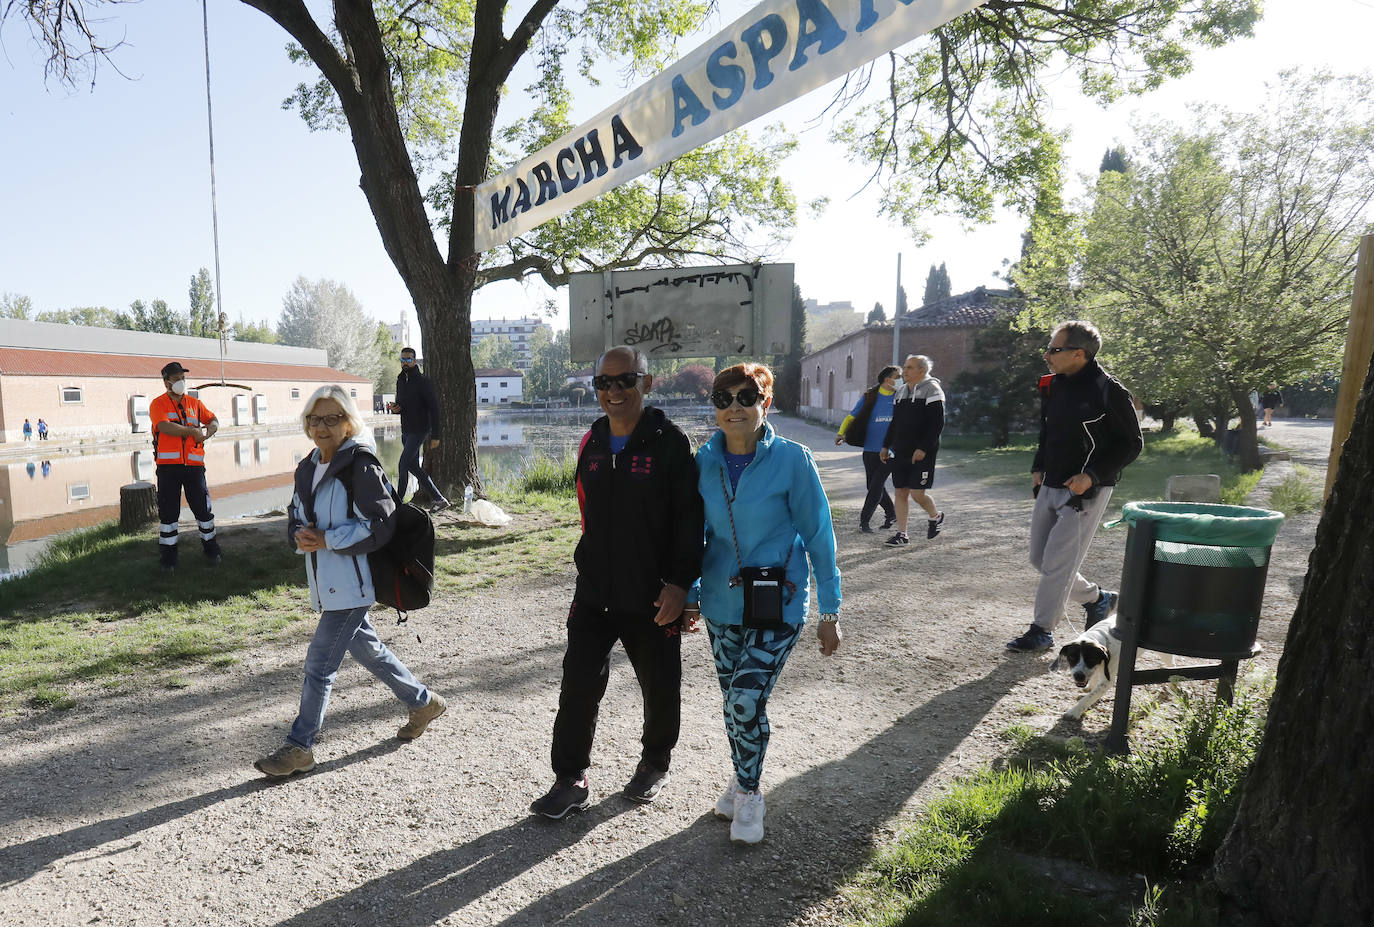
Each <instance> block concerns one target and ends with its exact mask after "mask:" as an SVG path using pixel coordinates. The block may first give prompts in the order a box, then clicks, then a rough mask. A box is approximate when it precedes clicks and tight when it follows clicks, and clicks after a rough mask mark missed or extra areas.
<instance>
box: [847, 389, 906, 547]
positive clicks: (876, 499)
mask: <svg viewBox="0 0 1374 927" xmlns="http://www.w3.org/2000/svg"><path fill="white" fill-rule="evenodd" d="M901 373H902V368H900V367H891V366H889V367H884V368H883V369H882V370H880V371H878V382H877V383H875V384H873V386H871V387H869V388H868V389H866V390H864V393H863V395H862V396H860V397H859V401H858V403H857V404H855V406H854V409H853V411H851V412H850V413H849V414H848V415H846V416H845V418H844V421H842V422H840V430H839V431H838V432H837V433H836V434H835V445H836V446H839V445H841V444H843V443H844V442H845V438H846V436H847V435H848V434H849V433H850V429H852V428H859V429H862V434H863V439H862V441H863V449H864V451H863V461H864V481H865V485H866V486H867V488H868V494H867V495H866V496H864V504H863V508H862V509H860V510H859V530H860V531H862V532H863V533H864V534H873V533H874V532H873V526H872V525H870V524H869V523H868V522H869V519H871V518H872V517H873V513H874V512H876V511H877V510H878V506H880V505H881V506H882V507H883V530H884V531H886V530H887V529H888V528H891V527H892V523H893V522H895V521H896V520H897V509H896V506H894V505H893V503H892V497H891V496H889V495H888V494H887V476H888V474H889V473H891V472H892V468H891V467H890V466H889V465H888V464H887V462H886V461H884V460H883V459H882V456H881V454H882V450H883V438H884V437H885V436H886V435H887V426H888V425H890V424H892V401H893V400H892V397H893V395H895V394H896V392H897V377H899V376H901ZM856 440H857V439H856Z"/></svg>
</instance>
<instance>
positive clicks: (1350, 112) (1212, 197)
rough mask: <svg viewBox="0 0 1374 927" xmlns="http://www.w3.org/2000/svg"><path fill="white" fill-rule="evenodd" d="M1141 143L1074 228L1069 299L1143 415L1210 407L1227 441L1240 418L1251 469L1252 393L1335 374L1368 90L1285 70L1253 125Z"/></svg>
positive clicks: (1222, 122)
mask: <svg viewBox="0 0 1374 927" xmlns="http://www.w3.org/2000/svg"><path fill="white" fill-rule="evenodd" d="M1138 134H1139V135H1140V140H1139V143H1138V145H1139V147H1138V150H1137V153H1136V156H1135V157H1134V159H1133V163H1132V165H1131V166H1130V168H1129V169H1128V170H1127V171H1126V172H1125V173H1118V172H1108V173H1105V174H1102V175H1101V176H1100V178H1099V181H1098V185H1097V189H1096V192H1095V194H1094V198H1093V202H1092V204H1091V206H1090V208H1089V209H1088V210H1087V211H1086V212H1085V214H1084V215H1082V216H1081V217H1080V222H1081V247H1080V249H1079V251H1078V264H1077V268H1076V275H1077V278H1078V280H1079V282H1080V284H1081V289H1080V290H1079V291H1078V292H1076V293H1075V294H1074V298H1075V299H1077V300H1078V301H1079V303H1080V304H1081V306H1082V309H1083V312H1084V313H1085V314H1086V315H1087V316H1089V317H1090V318H1092V319H1093V320H1094V321H1096V322H1098V324H1099V325H1101V326H1102V327H1104V328H1105V329H1106V330H1107V331H1108V332H1109V333H1110V335H1111V337H1110V338H1109V339H1108V346H1109V353H1108V356H1109V357H1110V359H1111V360H1112V363H1113V364H1114V369H1116V370H1117V371H1118V372H1119V373H1120V374H1122V375H1123V376H1124V377H1125V378H1127V379H1129V380H1130V382H1131V384H1132V389H1133V390H1135V391H1138V393H1139V395H1140V398H1141V399H1142V400H1143V401H1144V402H1146V403H1159V402H1168V401H1170V400H1173V401H1179V400H1186V399H1187V398H1188V397H1193V399H1192V401H1193V402H1202V403H1203V404H1204V406H1215V405H1217V404H1218V403H1219V404H1220V407H1221V414H1220V415H1219V419H1220V426H1221V427H1222V428H1223V429H1224V428H1225V426H1226V422H1227V420H1228V419H1229V418H1230V417H1231V415H1232V414H1235V415H1238V416H1239V418H1240V422H1241V429H1242V435H1241V436H1242V441H1241V444H1240V447H1239V452H1240V455H1241V460H1240V462H1241V464H1242V465H1243V466H1245V467H1246V468H1247V469H1253V468H1255V467H1257V466H1258V465H1259V459H1258V454H1257V451H1256V445H1255V421H1254V413H1253V410H1252V409H1251V407H1250V403H1249V399H1248V396H1249V393H1250V391H1251V390H1252V389H1262V388H1263V387H1264V386H1265V385H1266V384H1268V383H1269V382H1270V381H1277V382H1280V383H1293V382H1297V381H1300V380H1304V379H1308V378H1310V377H1313V376H1316V375H1319V374H1321V373H1323V372H1327V371H1331V370H1334V369H1335V368H1337V367H1338V366H1339V364H1340V360H1341V356H1342V344H1343V339H1344V333H1345V327H1346V321H1347V317H1348V315H1349V305H1350V279H1351V276H1352V274H1353V273H1354V269H1355V253H1356V247H1357V244H1358V237H1359V235H1360V234H1361V233H1362V232H1364V231H1365V229H1366V228H1368V221H1369V212H1370V207H1371V205H1374V159H1371V156H1370V152H1371V151H1372V150H1374V79H1371V78H1369V77H1367V76H1364V77H1343V78H1335V77H1332V76H1330V75H1326V74H1318V75H1314V76H1302V75H1299V74H1296V73H1293V72H1289V73H1287V74H1285V75H1284V76H1283V78H1282V79H1281V82H1280V83H1279V85H1278V86H1276V87H1274V88H1271V98H1270V99H1269V101H1268V102H1267V104H1266V105H1265V106H1264V107H1263V108H1262V109H1261V110H1260V111H1259V112H1256V113H1251V114H1236V113H1226V112H1216V111H1215V108H1213V107H1209V108H1208V110H1207V111H1206V112H1205V113H1204V112H1199V114H1198V117H1197V120H1196V123H1195V125H1194V126H1193V127H1191V128H1188V129H1182V128H1178V127H1176V126H1171V125H1167V124H1158V125H1147V126H1142V127H1141V129H1140V130H1139V133H1138ZM1030 285H1031V286H1032V287H1034V286H1035V285H1036V284H1035V282H1034V280H1031V281H1030Z"/></svg>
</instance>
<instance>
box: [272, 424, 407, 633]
mask: <svg viewBox="0 0 1374 927" xmlns="http://www.w3.org/2000/svg"><path fill="white" fill-rule="evenodd" d="M358 448H359V445H358V443H357V442H356V441H354V440H353V439H352V438H349V439H348V440H347V441H345V442H344V443H343V445H342V446H340V448H339V449H338V450H337V451H335V452H334V456H333V457H332V458H330V461H329V467H328V469H326V470H325V475H324V479H322V480H320V484H319V486H317V487H315V489H314V490H313V492H312V490H311V488H310V484H311V483H312V482H313V481H314V478H315V465H316V464H318V463H319V459H320V452H319V451H318V450H315V451H313V452H311V454H310V456H309V457H307V458H305V459H304V460H302V461H301V462H300V465H299V466H297V467H296V480H295V492H294V493H293V495H292V497H291V506H290V508H289V509H288V511H287V519H286V536H287V540H288V541H289V542H290V543H291V546H292V547H293V548H296V532H297V531H298V530H299V529H301V528H302V527H310V526H312V525H313V526H314V527H317V528H321V529H323V530H324V538H325V548H326V549H324V550H319V551H314V552H312V553H310V554H307V555H306V560H305V577H306V580H307V582H309V584H310V602H311V604H312V605H314V606H315V610H316V611H320V612H323V611H339V610H343V609H352V608H357V607H358V606H360V605H371V604H372V603H373V602H375V601H376V596H375V594H374V593H373V589H372V571H371V570H370V569H369V568H368V565H367V554H368V552H370V551H374V550H376V549H377V548H379V547H382V546H383V545H385V544H386V543H387V541H389V540H391V536H392V534H393V533H395V531H396V501H395V499H394V498H392V494H391V483H390V482H389V481H388V480H387V478H386V473H385V471H383V470H382V468H381V467H380V466H378V465H377V464H376V463H374V462H373V460H372V459H366V460H364V459H361V458H360V459H358V460H356V461H355V460H354V454H355V453H356V452H357V450H358ZM364 450H370V449H368V448H364ZM344 468H349V469H351V471H352V475H353V505H352V506H350V505H349V504H348V494H347V492H346V491H345V489H344V485H343V484H342V483H341V482H339V480H338V479H337V478H336V477H337V475H338V474H339V473H340V472H341V471H342V470H344ZM312 507H313V511H314V514H315V517H314V519H313V520H312V518H311V517H310V512H311V510H312ZM296 550H297V551H298V552H299V548H296Z"/></svg>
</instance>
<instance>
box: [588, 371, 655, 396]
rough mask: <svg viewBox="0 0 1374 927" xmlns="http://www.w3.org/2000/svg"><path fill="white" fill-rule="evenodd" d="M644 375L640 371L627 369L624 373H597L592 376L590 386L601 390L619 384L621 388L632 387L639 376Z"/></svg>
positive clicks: (604, 390) (603, 390)
mask: <svg viewBox="0 0 1374 927" xmlns="http://www.w3.org/2000/svg"><path fill="white" fill-rule="evenodd" d="M642 376H644V374H642V373H635V372H633V371H627V372H625V373H598V374H597V375H596V376H594V377H592V386H595V387H596V388H597V389H599V390H601V392H603V393H604V392H606V391H607V390H609V389H610V388H611V387H612V386H619V387H620V388H621V389H634V388H635V384H636V383H638V382H639V378H640V377H642Z"/></svg>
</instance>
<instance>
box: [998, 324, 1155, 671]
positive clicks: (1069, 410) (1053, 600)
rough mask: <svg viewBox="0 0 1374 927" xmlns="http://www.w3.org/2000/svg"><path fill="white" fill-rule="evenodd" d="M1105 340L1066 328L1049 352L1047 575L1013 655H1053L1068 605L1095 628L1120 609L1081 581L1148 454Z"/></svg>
mask: <svg viewBox="0 0 1374 927" xmlns="http://www.w3.org/2000/svg"><path fill="white" fill-rule="evenodd" d="M1101 348H1102V336H1101V335H1100V334H1098V331H1097V329H1096V328H1095V327H1093V325H1092V324H1090V323H1088V322H1078V321H1075V322H1065V323H1063V324H1062V325H1060V326H1059V327H1058V328H1056V329H1055V330H1054V333H1053V337H1052V338H1051V339H1050V346H1049V347H1048V348H1046V349H1045V363H1046V364H1047V365H1048V366H1049V368H1050V371H1051V373H1050V374H1049V375H1047V376H1044V377H1041V379H1040V445H1039V447H1038V448H1037V449H1036V452H1035V460H1034V462H1033V463H1032V464H1031V490H1032V492H1034V493H1035V508H1034V511H1033V513H1032V515H1031V538H1030V562H1031V566H1033V567H1035V568H1036V569H1037V570H1038V571H1039V572H1040V585H1039V587H1038V588H1037V589H1036V592H1035V612H1034V619H1033V620H1032V622H1031V626H1030V629H1029V630H1028V631H1026V633H1025V634H1022V635H1021V636H1020V637H1018V638H1016V639H1015V640H1012V641H1009V642H1008V643H1007V649H1009V650H1014V651H1018V652H1021V653H1034V652H1038V651H1042V650H1048V649H1050V648H1051V647H1053V646H1054V634H1053V631H1054V628H1055V625H1057V624H1058V623H1059V621H1060V619H1061V618H1063V617H1064V609H1065V607H1066V606H1067V603H1068V602H1070V601H1072V602H1077V603H1078V604H1080V605H1082V606H1083V610H1084V612H1085V613H1086V616H1085V622H1084V623H1085V624H1086V625H1087V626H1089V627H1091V626H1092V625H1094V624H1096V623H1097V622H1099V621H1101V620H1102V619H1104V618H1106V617H1107V616H1108V615H1110V614H1111V613H1112V611H1113V610H1115V608H1116V599H1117V596H1116V593H1115V592H1108V591H1107V590H1105V589H1103V588H1101V587H1100V586H1098V585H1097V584H1096V583H1090V582H1088V581H1087V580H1086V579H1084V578H1083V576H1082V574H1080V573H1079V572H1078V570H1079V567H1080V566H1082V564H1083V558H1084V557H1085V556H1087V553H1088V546H1089V545H1090V544H1092V540H1093V535H1094V534H1095V533H1096V531H1097V525H1098V523H1099V522H1100V521H1101V520H1102V513H1103V511H1105V509H1106V508H1107V501H1108V500H1109V499H1110V498H1111V497H1112V488H1113V487H1114V486H1116V481H1117V480H1118V479H1119V478H1120V477H1121V471H1122V470H1124V469H1125V467H1126V465H1127V464H1129V463H1130V462H1131V461H1133V460H1135V459H1136V457H1137V456H1139V455H1140V451H1141V448H1142V447H1144V441H1143V440H1142V439H1141V437H1140V421H1139V420H1138V419H1137V418H1136V415H1135V405H1134V403H1133V402H1132V400H1131V394H1130V392H1129V391H1128V390H1127V389H1126V387H1124V386H1122V385H1121V382H1120V381H1119V380H1117V379H1116V378H1115V377H1113V376H1111V375H1110V374H1108V373H1107V372H1106V371H1105V370H1103V369H1102V368H1101V367H1100V366H1099V365H1098V363H1097V361H1096V359H1095V358H1096V357H1097V352H1098V351H1099V350H1100V349H1101Z"/></svg>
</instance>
